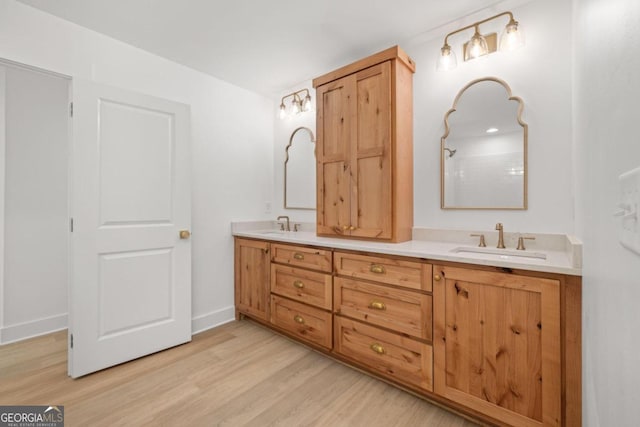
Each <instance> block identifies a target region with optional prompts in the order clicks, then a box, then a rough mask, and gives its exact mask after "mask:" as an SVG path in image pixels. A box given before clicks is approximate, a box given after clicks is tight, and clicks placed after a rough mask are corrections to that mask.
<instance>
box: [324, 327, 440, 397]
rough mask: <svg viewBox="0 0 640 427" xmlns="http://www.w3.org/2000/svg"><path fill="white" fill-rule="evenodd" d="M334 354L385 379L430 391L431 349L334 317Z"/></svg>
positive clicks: (374, 328)
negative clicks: (353, 361)
mask: <svg viewBox="0 0 640 427" xmlns="http://www.w3.org/2000/svg"><path fill="white" fill-rule="evenodd" d="M335 351H336V352H337V353H339V354H341V355H343V356H346V357H348V358H350V359H353V360H355V361H357V362H359V363H360V364H362V365H364V366H366V367H367V368H369V369H371V370H373V371H376V372H379V373H380V374H381V375H383V376H385V377H389V378H392V379H394V380H396V381H398V382H401V383H408V384H412V385H414V386H416V387H419V388H421V389H424V390H428V391H432V390H433V375H432V361H433V348H432V347H431V346H430V345H428V344H424V343H422V342H419V341H415V340H413V339H411V338H407V337H404V336H401V335H397V334H394V333H391V332H386V331H382V330H380V329H378V328H376V327H374V326H369V325H365V324H364V323H360V322H356V321H354V320H349V319H345V318H344V317H340V316H336V317H335Z"/></svg>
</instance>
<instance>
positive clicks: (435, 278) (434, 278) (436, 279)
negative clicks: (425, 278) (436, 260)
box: [433, 274, 442, 282]
mask: <svg viewBox="0 0 640 427" xmlns="http://www.w3.org/2000/svg"><path fill="white" fill-rule="evenodd" d="M433 280H435V281H436V282H439V281H440V280H442V277H441V276H440V275H439V274H436V275H435V276H433Z"/></svg>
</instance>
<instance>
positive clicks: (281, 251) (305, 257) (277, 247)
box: [271, 244, 331, 273]
mask: <svg viewBox="0 0 640 427" xmlns="http://www.w3.org/2000/svg"><path fill="white" fill-rule="evenodd" d="M271 261H273V262H279V263H281V264H289V265H293V266H296V267H304V268H310V269H312V270H320V271H326V272H327V273H330V272H331V251H328V250H324V249H317V248H306V247H303V246H291V245H281V244H272V245H271Z"/></svg>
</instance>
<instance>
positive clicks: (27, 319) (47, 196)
mask: <svg viewBox="0 0 640 427" xmlns="http://www.w3.org/2000/svg"><path fill="white" fill-rule="evenodd" d="M0 67H2V66H1V65H0ZM2 68H3V69H4V70H5V71H4V74H5V76H6V79H5V88H6V90H5V92H6V96H5V99H4V100H5V111H6V116H5V118H6V121H5V123H6V128H5V129H2V130H0V131H2V132H5V137H6V147H5V165H4V171H3V170H2V169H3V165H0V173H4V176H5V199H4V202H5V210H4V212H5V215H4V236H5V238H4V249H5V250H4V276H3V277H0V280H3V279H4V284H3V285H4V294H3V298H2V304H3V310H1V312H2V313H3V316H2V339H3V341H11V340H14V339H16V338H20V337H21V336H23V335H29V334H33V333H38V332H40V329H39V328H43V327H44V328H46V329H45V330H48V329H49V328H51V327H54V328H60V327H64V326H65V325H66V320H67V319H66V313H67V234H68V214H67V144H68V141H69V136H68V122H69V109H68V106H69V80H67V79H63V78H60V77H54V76H51V75H46V74H43V73H39V72H35V71H30V70H25V69H20V68H15V67H6V68H5V67H2Z"/></svg>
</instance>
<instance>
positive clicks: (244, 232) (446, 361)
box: [232, 222, 581, 426]
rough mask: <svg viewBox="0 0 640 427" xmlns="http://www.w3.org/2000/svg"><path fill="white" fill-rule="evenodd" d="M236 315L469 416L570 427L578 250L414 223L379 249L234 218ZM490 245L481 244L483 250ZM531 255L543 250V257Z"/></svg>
mask: <svg viewBox="0 0 640 427" xmlns="http://www.w3.org/2000/svg"><path fill="white" fill-rule="evenodd" d="M232 228H233V234H234V236H235V292H236V312H237V317H238V318H241V317H243V316H247V317H250V318H251V319H253V320H255V321H257V322H260V323H262V324H264V325H266V326H268V327H269V328H272V329H273V330H274V331H277V332H279V333H281V334H284V335H286V336H288V337H290V338H293V339H295V340H297V341H299V342H301V343H304V344H306V345H308V346H310V347H312V348H314V349H316V350H318V351H320V352H322V353H324V354H326V355H328V356H330V357H333V358H335V359H337V360H339V361H341V362H344V363H346V364H348V365H350V366H353V367H355V368H358V369H360V370H362V371H364V372H367V373H369V374H371V375H374V376H377V377H379V378H381V379H384V380H385V381H388V382H390V383H392V384H394V385H396V386H399V387H401V388H403V389H405V390H408V391H410V392H413V393H415V394H417V395H419V396H422V397H424V398H426V399H428V400H430V401H433V402H435V403H438V404H442V405H444V406H446V407H448V408H450V409H453V410H454V411H456V412H459V413H461V414H463V415H465V416H468V417H471V418H472V419H475V420H477V421H480V422H482V423H488V424H495V425H515V426H552V425H553V426H560V425H563V426H579V425H580V424H581V320H580V313H581V310H580V309H581V307H580V304H581V278H580V267H581V259H580V254H581V245H580V243H579V242H577V241H576V240H574V239H572V238H571V237H569V236H563V235H537V236H536V238H537V240H536V241H535V243H534V244H531V246H532V248H531V249H527V250H524V251H517V250H515V249H514V248H515V242H516V240H517V237H518V236H517V235H516V234H515V233H513V234H509V233H505V240H506V241H507V249H502V250H500V251H496V249H495V248H493V247H495V244H496V241H497V233H494V232H486V233H485V234H486V235H487V245H488V246H489V247H488V248H479V247H478V246H477V238H472V237H469V234H471V233H470V232H467V231H445V230H421V229H414V232H413V234H414V239H413V240H410V241H408V242H404V243H398V244H390V243H381V242H365V241H354V240H344V239H336V238H326V237H319V236H317V235H316V234H315V233H313V232H308V231H300V232H286V231H284V232H283V231H278V230H277V229H276V228H275V227H274V224H269V223H260V222H256V223H234V224H233V225H232ZM492 246H493V247H492ZM543 258H544V259H543Z"/></svg>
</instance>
